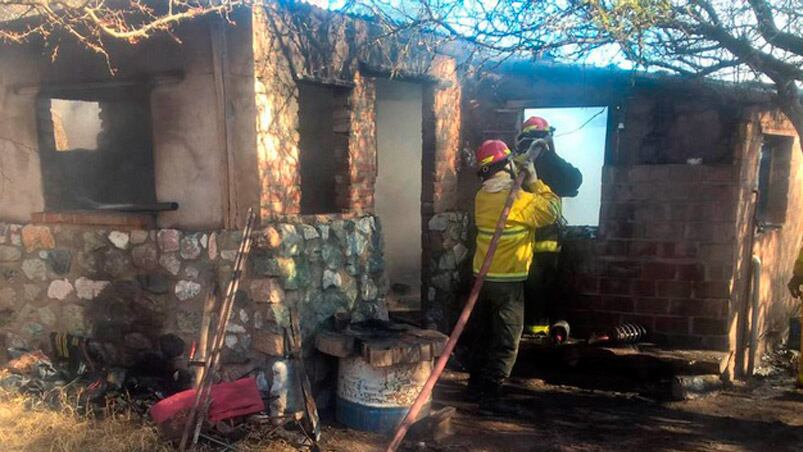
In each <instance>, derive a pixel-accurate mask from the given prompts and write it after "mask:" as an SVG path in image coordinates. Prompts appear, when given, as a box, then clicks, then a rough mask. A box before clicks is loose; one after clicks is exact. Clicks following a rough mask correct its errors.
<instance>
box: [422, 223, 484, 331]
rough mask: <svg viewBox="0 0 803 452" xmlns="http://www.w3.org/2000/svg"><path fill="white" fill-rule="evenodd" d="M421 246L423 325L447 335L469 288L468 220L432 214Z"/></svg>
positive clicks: (470, 256)
mask: <svg viewBox="0 0 803 452" xmlns="http://www.w3.org/2000/svg"><path fill="white" fill-rule="evenodd" d="M427 237H428V238H429V241H428V242H427V243H426V244H425V246H426V248H427V250H428V251H429V261H428V262H426V265H427V266H426V267H425V268H426V269H427V272H426V273H427V275H428V276H429V279H428V280H427V286H426V287H427V291H426V299H425V300H424V321H425V323H426V324H427V326H429V327H432V328H436V329H439V330H441V331H449V330H450V329H451V327H452V323H453V321H454V320H455V319H456V316H457V314H459V313H460V309H461V308H462V299H463V295H464V294H465V293H466V292H467V291H468V289H469V287H468V286H469V284H471V259H472V255H473V254H472V253H471V250H472V249H473V247H472V246H471V243H470V242H469V217H468V214H467V213H465V212H445V213H439V214H435V215H434V216H433V217H432V218H430V220H429V222H428V223H427Z"/></svg>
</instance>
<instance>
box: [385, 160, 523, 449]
mask: <svg viewBox="0 0 803 452" xmlns="http://www.w3.org/2000/svg"><path fill="white" fill-rule="evenodd" d="M525 174H526V173H525V172H524V171H521V172H519V175H518V176H517V177H516V180H515V181H514V182H513V187H512V188H511V189H510V193H509V194H508V195H507V199H506V200H505V207H504V208H503V209H502V213H501V214H500V215H499V220H497V222H496V230H495V231H494V235H493V238H491V243H490V244H489V245H488V252H487V253H486V254H485V260H483V261H482V266H481V267H480V271H479V273H478V274H477V278H476V279H475V280H474V286H473V287H472V288H471V294H470V295H469V296H468V301H467V302H466V306H465V307H464V308H463V312H461V313H460V317H459V318H458V319H457V323H456V324H455V326H454V329H453V330H452V334H451V335H450V336H449V340H448V341H447V342H446V346H445V347H444V348H443V351H442V352H441V355H440V356H439V357H438V361H437V362H436V363H435V368H434V369H432V373H431V374H430V375H429V378H427V381H426V383H424V387H423V388H422V389H421V393H419V394H418V397H417V398H416V399H415V402H413V406H411V407H410V411H408V412H407V416H405V417H404V419H403V420H402V422H401V423H400V424H399V426H398V427H396V432H395V433H394V435H393V440H392V441H391V442H390V444H388V448H387V451H388V452H395V451H396V449H398V448H399V446H400V445H401V442H402V441H403V440H404V435H406V434H407V430H409V429H410V426H411V425H413V423H414V422H415V420H416V418H417V417H418V413H419V412H420V411H421V408H423V407H424V405H425V404H426V403H427V400H429V396H430V394H432V390H433V389H434V388H435V383H437V382H438V378H440V376H441V374H442V373H443V370H444V369H445V368H446V362H447V361H449V356H450V355H451V354H452V350H454V347H455V345H457V340H458V339H460V335H461V334H463V329H465V327H466V324H467V323H468V319H469V317H470V316H471V311H473V310H474V305H475V304H476V303H477V298H478V297H479V295H480V289H482V284H483V283H484V282H485V275H486V274H487V273H488V270H489V269H490V268H491V262H493V256H494V253H496V247H497V245H498V244H499V238H500V237H502V231H503V230H504V229H505V222H506V221H507V217H508V215H510V208H511V207H512V206H513V200H514V199H515V198H516V195H517V193H518V191H519V188H521V184H522V182H523V181H524V177H525Z"/></svg>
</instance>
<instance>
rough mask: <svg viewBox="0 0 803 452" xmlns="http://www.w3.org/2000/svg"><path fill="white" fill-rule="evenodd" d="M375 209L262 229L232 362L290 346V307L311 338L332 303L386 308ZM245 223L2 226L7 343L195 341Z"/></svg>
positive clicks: (361, 310) (1, 305)
mask: <svg viewBox="0 0 803 452" xmlns="http://www.w3.org/2000/svg"><path fill="white" fill-rule="evenodd" d="M380 234H381V231H380V229H379V225H378V223H377V222H376V220H375V218H374V217H371V216H364V217H339V218H338V217H331V216H330V217H303V218H302V217H297V218H284V219H282V222H273V223H269V224H268V225H267V226H264V227H262V228H260V229H259V230H258V232H257V237H256V242H255V247H254V249H253V250H252V254H251V258H250V260H249V262H248V267H247V270H246V275H245V278H244V280H243V281H242V283H241V285H240V288H241V290H240V292H239V293H238V296H237V299H236V300H237V301H236V303H235V310H234V312H233V314H232V319H231V323H230V325H229V328H228V333H229V334H228V335H227V337H226V353H225V357H224V361H225V362H227V363H229V364H233V363H244V362H247V361H249V360H250V361H256V362H260V360H262V361H264V360H265V359H266V358H267V357H268V356H280V355H282V354H283V327H285V326H287V325H288V313H289V309H291V308H292V309H296V310H297V312H298V313H299V316H300V320H301V325H302V330H303V331H302V333H303V334H304V336H305V337H310V335H312V334H314V333H315V332H316V331H317V330H318V329H319V328H321V327H322V325H323V324H324V323H325V322H326V320H327V319H329V318H330V317H331V316H332V315H334V314H335V313H348V314H350V315H351V317H352V318H353V319H355V320H363V319H367V318H383V317H386V313H385V312H384V303H383V297H384V293H385V283H384V281H383V276H382V275H383V273H382V271H383V266H384V265H383V258H382V248H381V241H380ZM240 239H241V232H240V231H226V230H218V231H195V232H190V231H178V230H175V229H158V230H108V229H102V228H90V227H85V226H72V225H55V224H51V225H47V224H28V225H19V224H8V223H3V224H2V225H0V268H1V269H2V276H0V277H2V279H3V284H2V286H3V287H2V289H0V319H2V325H0V331H2V332H3V333H4V335H3V337H4V338H5V346H7V347H8V346H29V347H44V348H45V349H48V347H49V345H48V333H50V332H53V331H59V332H68V333H73V334H78V335H82V336H92V337H95V338H98V339H99V340H101V341H104V342H106V343H108V344H109V345H111V346H112V348H113V349H114V351H115V352H116V353H115V356H118V357H120V358H119V359H120V360H121V362H120V363H121V364H130V358H131V357H132V356H135V355H136V353H137V352H138V351H140V350H144V349H147V348H148V347H150V346H152V344H154V343H155V342H154V341H155V340H156V338H157V336H158V335H159V334H162V333H175V334H178V335H179V336H180V337H182V338H183V339H184V340H185V341H187V343H188V344H189V343H191V341H193V340H197V338H198V333H199V331H200V325H201V317H202V310H203V303H204V300H205V299H206V297H207V296H208V294H209V293H210V289H212V288H213V287H214V286H215V285H217V286H218V287H219V290H218V293H219V294H222V293H224V292H225V288H226V285H227V283H228V279H229V278H230V276H231V271H232V264H233V261H234V258H235V255H236V252H237V248H238V246H239V241H240Z"/></svg>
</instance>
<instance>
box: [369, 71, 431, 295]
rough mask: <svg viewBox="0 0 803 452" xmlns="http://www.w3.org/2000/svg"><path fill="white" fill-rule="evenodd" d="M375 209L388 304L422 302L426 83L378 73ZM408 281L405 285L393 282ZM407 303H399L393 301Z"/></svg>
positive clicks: (403, 282)
mask: <svg viewBox="0 0 803 452" xmlns="http://www.w3.org/2000/svg"><path fill="white" fill-rule="evenodd" d="M376 85H377V91H376V123H377V148H378V151H377V160H378V170H377V180H376V192H375V203H376V213H377V215H378V216H379V220H380V222H381V224H382V232H383V237H384V244H385V247H384V250H385V262H386V275H387V278H388V281H389V282H390V284H391V291H390V292H391V293H389V294H388V302H389V303H390V304H389V308H391V309H392V308H394V307H406V308H417V305H416V304H417V303H418V292H419V290H420V286H421V232H422V231H421V181H422V178H421V161H422V146H423V142H422V135H421V125H422V102H423V97H422V87H421V85H418V84H414V83H409V82H399V81H391V80H385V79H377V82H376ZM396 284H403V285H405V286H407V287H406V288H404V289H403V290H399V289H401V287H400V286H395V287H396V291H395V292H397V293H395V294H394V290H393V289H394V285H396ZM394 302H396V303H402V304H403V306H394V305H393V303H394Z"/></svg>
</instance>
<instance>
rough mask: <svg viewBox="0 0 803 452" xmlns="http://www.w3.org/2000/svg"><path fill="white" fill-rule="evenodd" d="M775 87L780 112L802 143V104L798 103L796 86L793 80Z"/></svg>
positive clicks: (798, 95)
mask: <svg viewBox="0 0 803 452" xmlns="http://www.w3.org/2000/svg"><path fill="white" fill-rule="evenodd" d="M776 86H777V89H778V102H779V104H780V107H781V111H783V113H784V114H785V115H786V117H787V118H789V121H790V122H791V123H792V125H793V126H794V127H795V130H796V131H797V136H798V137H799V138H800V140H801V142H803V104H802V103H801V101H800V91H799V90H798V89H797V84H795V82H794V80H790V81H788V82H786V83H783V84H780V83H779V84H777V85H776ZM801 149H803V148H801Z"/></svg>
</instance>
